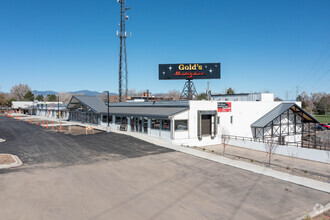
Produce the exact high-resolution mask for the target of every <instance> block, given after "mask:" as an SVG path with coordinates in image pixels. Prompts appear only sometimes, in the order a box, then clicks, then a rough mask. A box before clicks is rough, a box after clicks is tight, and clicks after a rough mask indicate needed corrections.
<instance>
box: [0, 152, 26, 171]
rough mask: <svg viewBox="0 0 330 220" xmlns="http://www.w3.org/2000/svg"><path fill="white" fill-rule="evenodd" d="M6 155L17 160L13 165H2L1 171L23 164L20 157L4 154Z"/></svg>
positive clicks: (0, 166)
mask: <svg viewBox="0 0 330 220" xmlns="http://www.w3.org/2000/svg"><path fill="white" fill-rule="evenodd" d="M4 155H10V156H11V157H12V158H13V159H14V160H15V162H14V163H11V164H2V165H0V169H5V168H11V167H18V166H21V165H22V164H23V163H22V161H21V160H20V159H19V157H18V156H16V155H12V154H4Z"/></svg>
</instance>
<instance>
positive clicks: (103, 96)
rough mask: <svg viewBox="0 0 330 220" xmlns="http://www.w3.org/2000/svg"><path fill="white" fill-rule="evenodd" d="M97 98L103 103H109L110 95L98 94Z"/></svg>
mask: <svg viewBox="0 0 330 220" xmlns="http://www.w3.org/2000/svg"><path fill="white" fill-rule="evenodd" d="M97 97H99V98H100V99H101V100H102V101H103V102H108V94H107V93H101V94H98V95H97Z"/></svg>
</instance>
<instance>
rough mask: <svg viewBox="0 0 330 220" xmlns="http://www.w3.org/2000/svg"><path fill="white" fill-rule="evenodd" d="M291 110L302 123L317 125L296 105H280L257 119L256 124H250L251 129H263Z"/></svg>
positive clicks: (315, 121)
mask: <svg viewBox="0 0 330 220" xmlns="http://www.w3.org/2000/svg"><path fill="white" fill-rule="evenodd" d="M288 109H291V110H292V111H294V112H296V113H297V114H299V115H300V116H301V117H302V118H303V119H304V122H314V123H319V121H318V120H316V119H315V118H314V117H313V116H311V115H310V114H308V113H307V112H306V111H305V110H304V109H302V108H301V107H299V106H298V105H297V104H296V103H281V104H279V105H278V106H276V107H275V108H274V109H272V110H271V111H270V112H268V113H267V114H265V115H264V116H262V117H261V118H259V119H258V120H257V121H256V122H254V123H253V124H251V127H255V128H263V127H266V126H267V125H268V124H269V123H270V122H272V121H273V120H274V119H275V118H277V117H278V116H280V115H281V114H282V113H284V112H285V111H287V110H288Z"/></svg>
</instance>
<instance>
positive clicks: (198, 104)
mask: <svg viewBox="0 0 330 220" xmlns="http://www.w3.org/2000/svg"><path fill="white" fill-rule="evenodd" d="M217 103H218V101H206V100H202V101H189V106H190V109H189V110H187V111H186V112H184V113H179V114H177V115H175V116H173V119H174V120H184V119H188V131H174V134H173V140H172V142H173V143H175V144H182V145H190V146H206V145H213V144H220V143H221V138H220V136H219V128H218V129H217V134H216V136H215V137H214V138H213V139H212V138H211V136H209V137H202V139H201V140H199V139H198V111H216V110H217ZM212 129H213V128H212Z"/></svg>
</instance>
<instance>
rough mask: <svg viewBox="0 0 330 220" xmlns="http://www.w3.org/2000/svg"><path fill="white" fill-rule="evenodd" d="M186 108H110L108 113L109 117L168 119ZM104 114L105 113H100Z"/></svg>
mask: <svg viewBox="0 0 330 220" xmlns="http://www.w3.org/2000/svg"><path fill="white" fill-rule="evenodd" d="M186 110H188V108H182V107H181V108H179V107H177V108H176V107H124V106H121V107H112V106H110V108H109V112H110V114H111V115H118V116H137V117H154V118H169V116H172V115H175V114H178V113H180V112H184V111H186ZM102 113H104V114H106V113H107V111H105V112H102Z"/></svg>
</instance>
